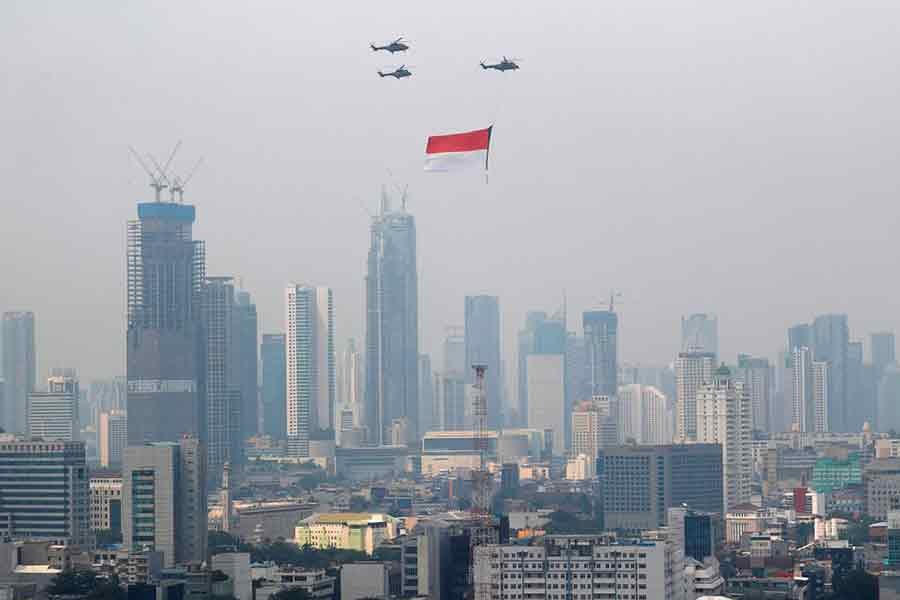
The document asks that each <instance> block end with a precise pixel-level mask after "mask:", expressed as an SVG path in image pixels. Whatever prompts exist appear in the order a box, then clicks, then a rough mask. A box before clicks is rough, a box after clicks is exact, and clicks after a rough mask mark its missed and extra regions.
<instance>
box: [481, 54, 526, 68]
mask: <svg viewBox="0 0 900 600" xmlns="http://www.w3.org/2000/svg"><path fill="white" fill-rule="evenodd" d="M481 68H482V69H485V70H487V69H494V70H497V71H500V72H503V71H515V70H516V69H518V68H519V65H517V64H516V63H515V61H513V60H511V59H509V58H506V57H505V56H504V57H503V60H501V61H500V62H498V63H496V64H493V65H486V64H484V63H481Z"/></svg>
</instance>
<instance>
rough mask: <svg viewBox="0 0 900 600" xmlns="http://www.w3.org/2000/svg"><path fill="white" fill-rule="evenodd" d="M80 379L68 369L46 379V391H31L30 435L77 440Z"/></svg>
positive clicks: (29, 405)
mask: <svg viewBox="0 0 900 600" xmlns="http://www.w3.org/2000/svg"><path fill="white" fill-rule="evenodd" d="M78 397H79V394H78V379H77V378H76V377H75V371H74V370H72V369H68V370H66V371H65V372H61V373H60V374H58V375H54V376H52V377H50V378H49V379H47V391H45V392H31V393H30V394H28V435H29V437H32V438H40V439H43V440H47V441H53V440H59V441H63V442H74V441H78V437H79V432H80V427H79V420H78Z"/></svg>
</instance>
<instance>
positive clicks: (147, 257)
mask: <svg viewBox="0 0 900 600" xmlns="http://www.w3.org/2000/svg"><path fill="white" fill-rule="evenodd" d="M194 219H195V210H194V207H193V206H191V205H188V204H179V203H173V202H142V203H140V204H138V218H137V219H135V220H131V221H129V222H128V228H127V244H128V249H127V284H128V294H127V315H128V316H127V320H128V322H127V344H126V370H127V378H128V400H127V406H128V440H129V443H130V444H132V445H140V444H143V443H145V442H148V441H171V442H177V441H180V440H181V438H182V436H183V435H184V434H192V435H195V436H198V437H199V438H200V439H205V435H206V431H205V421H206V415H205V410H204V399H203V398H202V397H201V392H202V389H203V380H204V378H205V364H204V362H203V360H202V359H201V358H200V357H201V356H202V354H201V347H202V327H201V323H200V311H199V307H198V295H199V294H200V290H201V288H202V286H203V282H204V279H205V276H206V255H205V249H204V244H203V242H201V241H195V240H194V239H193V238H192V235H191V229H192V225H193V223H194Z"/></svg>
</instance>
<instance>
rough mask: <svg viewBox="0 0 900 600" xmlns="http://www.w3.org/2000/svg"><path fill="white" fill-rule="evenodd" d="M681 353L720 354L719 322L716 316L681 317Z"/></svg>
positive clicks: (696, 315)
mask: <svg viewBox="0 0 900 600" xmlns="http://www.w3.org/2000/svg"><path fill="white" fill-rule="evenodd" d="M681 351H682V352H710V353H712V354H715V355H717V356H718V354H719V320H718V319H717V318H716V317H715V315H710V314H707V313H695V314H693V315H690V316H688V317H681Z"/></svg>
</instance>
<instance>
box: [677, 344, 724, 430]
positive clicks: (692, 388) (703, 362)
mask: <svg viewBox="0 0 900 600" xmlns="http://www.w3.org/2000/svg"><path fill="white" fill-rule="evenodd" d="M715 368H716V355H715V354H713V353H712V352H681V353H679V354H678V358H677V359H675V389H676V396H677V397H676V400H675V438H676V439H677V440H678V441H680V442H685V441H690V440H696V439H697V390H698V389H700V386H702V385H703V384H705V383H709V382H710V381H712V376H713V371H714V370H715Z"/></svg>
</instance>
